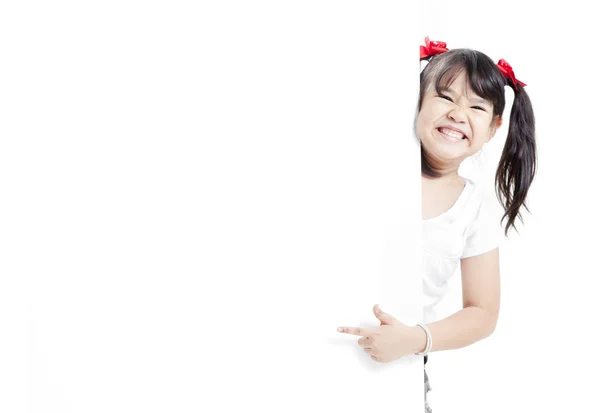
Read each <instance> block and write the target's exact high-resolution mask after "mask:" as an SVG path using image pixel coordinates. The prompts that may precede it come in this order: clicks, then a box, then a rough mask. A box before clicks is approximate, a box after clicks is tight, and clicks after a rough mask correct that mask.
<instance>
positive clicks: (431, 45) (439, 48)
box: [421, 37, 448, 59]
mask: <svg viewBox="0 0 600 413" xmlns="http://www.w3.org/2000/svg"><path fill="white" fill-rule="evenodd" d="M446 51H448V49H447V48H446V42H438V41H435V40H434V41H431V42H430V41H429V37H426V38H425V46H421V59H422V58H424V57H429V56H433V55H436V54H440V53H444V52H446Z"/></svg>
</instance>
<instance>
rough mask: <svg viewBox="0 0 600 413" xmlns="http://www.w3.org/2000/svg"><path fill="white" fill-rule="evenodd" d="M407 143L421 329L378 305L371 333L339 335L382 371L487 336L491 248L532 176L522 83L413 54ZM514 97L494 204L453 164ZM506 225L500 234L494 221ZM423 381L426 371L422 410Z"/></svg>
mask: <svg viewBox="0 0 600 413" xmlns="http://www.w3.org/2000/svg"><path fill="white" fill-rule="evenodd" d="M421 60H427V65H426V66H425V68H424V70H423V71H422V72H421V78H420V82H421V85H420V94H419V101H418V113H417V116H416V123H415V127H416V135H417V138H418V139H419V141H420V145H421V163H422V167H421V172H422V224H423V242H424V251H423V252H424V254H423V268H424V273H423V293H424V297H425V303H424V313H423V323H422V324H418V325H417V326H407V325H405V324H403V323H401V322H400V321H398V320H397V319H395V318H394V317H392V316H391V315H389V314H386V313H384V312H382V311H381V310H380V309H379V307H378V306H375V307H374V309H373V310H374V313H375V316H376V317H377V318H379V320H380V321H381V326H380V327H379V328H355V327H343V328H340V329H338V331H341V332H343V333H349V334H355V335H360V336H362V337H361V338H360V339H359V340H358V343H359V345H361V346H362V347H363V348H364V350H365V351H366V352H367V353H368V354H370V355H371V357H372V358H373V359H374V360H376V361H380V362H389V361H392V360H395V359H398V358H400V357H403V356H406V355H409V354H415V353H416V354H420V355H425V364H426V363H427V360H428V356H427V354H428V353H430V352H434V351H442V350H452V349H457V348H462V347H466V346H468V345H471V344H473V343H475V342H477V341H479V340H482V339H484V338H486V337H488V336H489V335H490V334H492V332H493V331H494V329H495V327H496V321H497V319H498V312H499V304H500V281H499V280H500V271H499V243H500V238H501V236H502V229H503V230H504V235H507V234H508V231H509V230H510V228H511V227H512V228H515V229H516V226H515V220H516V218H519V219H521V220H522V217H521V214H520V210H521V208H522V207H524V208H525V209H527V206H526V204H525V201H526V198H527V192H528V190H529V187H530V185H531V183H532V181H533V179H534V175H535V172H536V160H537V153H536V152H537V151H536V143H535V127H534V126H535V120H534V115H533V110H532V106H531V102H530V99H529V97H528V95H527V93H526V92H525V89H524V86H526V85H525V84H524V83H523V82H521V81H519V80H517V79H516V77H515V75H514V72H513V70H512V68H511V67H510V65H509V64H508V63H507V62H506V61H504V60H502V59H501V60H500V61H499V62H498V63H494V61H492V60H491V59H490V58H489V57H488V56H487V55H485V54H483V53H481V52H479V51H476V50H471V49H454V50H448V49H447V48H446V45H445V43H442V42H429V39H428V38H426V39H425V46H421ZM506 86H508V87H510V88H512V89H513V90H514V93H515V98H514V102H513V106H512V108H511V111H510V120H509V126H508V136H507V138H506V143H505V145H504V149H503V152H502V155H501V159H500V162H499V165H498V168H497V171H496V194H497V196H498V198H499V200H500V201H501V206H502V208H503V213H496V206H497V205H498V204H497V203H495V202H494V200H492V199H490V198H489V197H487V196H486V195H485V193H484V192H483V191H482V190H481V188H479V187H476V186H475V184H474V182H473V181H471V180H469V179H466V178H464V177H462V176H460V175H459V173H458V170H459V167H460V165H461V163H462V162H463V161H464V160H465V159H467V158H468V157H470V156H472V155H474V154H476V153H477V152H478V151H479V150H480V149H481V148H482V147H483V146H484V145H485V144H486V143H487V142H489V141H490V139H492V138H493V137H494V135H495V134H496V131H497V130H498V128H499V127H500V126H501V125H502V121H503V117H502V116H503V113H504V106H505V96H504V93H505V87H506ZM504 221H506V222H505V224H504V227H503V228H502V226H501V225H502V222H504ZM459 264H460V272H461V282H462V297H463V308H462V309H461V310H460V311H458V312H456V313H454V314H453V315H451V316H449V317H446V318H444V319H441V320H438V319H437V317H436V314H435V306H436V305H437V304H438V303H439V302H440V300H441V299H442V298H443V297H444V295H445V294H446V292H447V288H448V281H449V279H450V277H451V276H452V275H453V274H454V273H455V270H457V269H458V265H459ZM429 389H430V387H429V380H428V377H427V373H426V372H425V411H426V412H430V411H431V410H430V408H429V405H428V403H427V392H428V391H429Z"/></svg>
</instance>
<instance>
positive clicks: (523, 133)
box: [496, 81, 537, 235]
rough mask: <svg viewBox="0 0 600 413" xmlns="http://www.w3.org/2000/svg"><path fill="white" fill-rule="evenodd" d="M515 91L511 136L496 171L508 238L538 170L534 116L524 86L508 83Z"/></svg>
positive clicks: (509, 134)
mask: <svg viewBox="0 0 600 413" xmlns="http://www.w3.org/2000/svg"><path fill="white" fill-rule="evenodd" d="M507 84H508V85H510V86H511V87H512V88H513V89H514V91H515V98H514V102H513V107H512V110H511V112H510V123H509V126H508V136H507V138H506V143H505V144H504V149H503V151H502V155H501V157H500V163H499V165H498V169H497V170H496V194H497V196H498V199H499V200H500V202H501V203H502V206H503V207H504V211H505V213H504V215H503V216H502V220H501V221H504V220H505V219H507V222H506V226H505V235H507V234H508V231H509V229H510V227H511V226H512V227H513V228H515V230H516V226H515V220H516V218H519V219H520V220H521V222H523V218H522V216H521V213H520V212H519V210H520V209H521V206H523V207H524V208H525V209H526V210H527V211H528V212H529V208H528V207H527V205H526V202H525V201H526V199H527V193H528V191H529V187H530V186H531V183H532V182H533V179H534V177H535V174H536V168H537V147H536V142H535V117H534V114H533V108H532V105H531V101H530V99H529V96H528V95H527V92H525V89H524V88H523V86H522V85H521V84H518V83H517V84H516V85H514V84H512V83H511V82H510V81H508V82H507Z"/></svg>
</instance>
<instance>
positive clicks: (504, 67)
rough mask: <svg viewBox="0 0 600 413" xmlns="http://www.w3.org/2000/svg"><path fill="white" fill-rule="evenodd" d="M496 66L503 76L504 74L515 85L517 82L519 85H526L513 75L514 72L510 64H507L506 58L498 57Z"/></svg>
mask: <svg viewBox="0 0 600 413" xmlns="http://www.w3.org/2000/svg"><path fill="white" fill-rule="evenodd" d="M498 68H499V69H500V71H501V72H502V73H503V74H504V76H506V77H507V78H509V79H510V80H511V81H512V82H513V84H514V85H515V87H517V83H518V84H520V85H521V86H527V85H526V84H525V83H523V82H521V81H520V80H518V79H517V78H516V77H515V72H513V69H512V67H511V65H509V64H508V62H507V61H506V60H504V59H500V60H499V61H498Z"/></svg>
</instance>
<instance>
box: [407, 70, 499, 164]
mask: <svg viewBox="0 0 600 413" xmlns="http://www.w3.org/2000/svg"><path fill="white" fill-rule="evenodd" d="M501 124H502V119H501V118H500V117H496V118H495V119H494V116H493V106H492V103H491V102H490V101H486V100H484V99H482V98H480V97H479V96H477V95H475V93H474V92H473V90H472V89H471V88H470V86H469V85H468V84H467V83H466V78H465V74H464V73H462V74H460V75H458V76H457V77H456V78H455V79H454V81H453V82H452V83H451V84H450V85H448V87H447V90H442V93H441V94H440V95H438V94H437V92H436V90H435V86H434V85H430V86H429V89H428V90H427V91H426V92H425V94H424V95H423V101H422V104H421V110H420V112H419V114H418V116H417V125H416V127H417V135H418V136H419V139H420V140H421V142H422V144H423V146H424V147H425V150H426V151H427V154H428V155H429V156H430V157H431V158H432V161H433V162H434V164H438V165H436V167H442V168H444V167H446V168H447V167H457V166H458V165H460V163H461V162H462V161H463V160H464V159H466V158H468V157H469V156H471V155H473V154H475V153H477V152H478V151H479V150H480V149H481V148H482V147H483V145H484V144H486V143H487V142H488V141H489V140H490V139H491V138H492V137H493V136H494V134H495V133H496V130H497V128H499V127H500V125H501Z"/></svg>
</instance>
